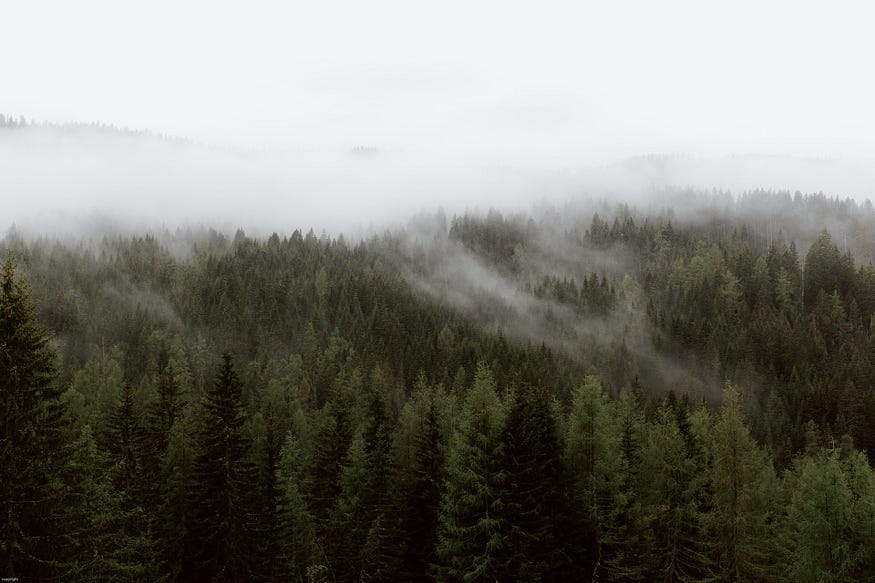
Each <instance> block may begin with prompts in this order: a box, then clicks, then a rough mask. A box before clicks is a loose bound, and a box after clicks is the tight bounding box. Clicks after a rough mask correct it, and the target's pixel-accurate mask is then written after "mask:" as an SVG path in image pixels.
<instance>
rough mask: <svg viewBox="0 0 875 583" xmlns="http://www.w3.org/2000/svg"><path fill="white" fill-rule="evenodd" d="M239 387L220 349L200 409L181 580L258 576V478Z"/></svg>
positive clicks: (243, 578)
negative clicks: (187, 564)
mask: <svg viewBox="0 0 875 583" xmlns="http://www.w3.org/2000/svg"><path fill="white" fill-rule="evenodd" d="M242 392H243V385H242V384H241V382H240V379H239V378H238V376H237V372H236V371H235V369H234V365H233V363H232V361H231V356H230V354H228V353H227V352H226V353H225V354H223V356H222V365H221V366H220V368H219V371H218V373H217V374H216V380H215V383H214V384H213V387H212V389H211V390H210V392H209V393H207V396H206V400H205V401H204V404H203V411H202V414H201V426H200V428H199V432H198V435H199V453H198V455H197V458H196V461H195V468H194V474H193V476H192V479H193V485H192V496H193V500H194V515H193V517H192V521H191V523H190V531H189V534H188V536H189V537H190V539H189V540H190V545H191V548H193V549H194V556H193V557H191V571H189V572H186V571H183V574H182V578H184V579H186V578H190V579H193V580H202V581H210V580H222V581H241V580H246V579H251V578H253V577H254V576H258V575H260V573H258V571H257V569H258V567H259V566H260V565H259V561H258V559H259V558H260V557H259V556H258V553H257V546H256V540H255V539H254V535H255V534H256V524H257V518H258V506H257V497H256V496H257V484H258V481H257V475H256V467H255V465H254V463H253V462H252V460H251V459H250V458H249V456H250V450H251V442H250V439H249V438H248V436H247V435H246V434H245V433H244V430H243V424H244V422H245V411H244V409H243V403H242V401H241V398H242Z"/></svg>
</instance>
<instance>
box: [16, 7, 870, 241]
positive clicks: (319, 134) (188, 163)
mask: <svg viewBox="0 0 875 583" xmlns="http://www.w3.org/2000/svg"><path fill="white" fill-rule="evenodd" d="M869 4H871V3H864V2H860V3H856V4H850V3H842V2H835V1H831V2H818V3H806V2H802V1H800V0H795V1H786V2H785V1H781V2H768V1H765V0H759V1H754V2H746V1H733V2H719V3H717V2H706V1H695V2H693V1H690V2H681V1H672V0H669V1H658V2H654V1H647V2H644V1H642V2H624V1H613V0H611V1H609V0H604V1H599V2H568V3H554V2H546V1H541V2H527V3H513V2H508V1H501V2H474V1H472V0H468V1H464V2H462V1H455V0H441V1H435V2H428V3H426V2H413V1H409V0H408V1H399V2H388V1H384V0H369V1H361V2H332V1H322V0H320V1H316V0H308V1H302V2H266V1H260V0H247V1H246V2H242V1H237V2H222V1H218V0H210V1H203V2H201V1H191V0H150V1H149V2H125V1H119V0H77V1H76V2H70V1H68V0H11V2H3V3H2V5H0V16H2V21H3V24H2V25H0V28H2V33H0V113H6V114H12V115H15V116H18V115H23V116H25V117H26V118H28V119H35V120H37V121H42V120H45V121H49V122H54V123H61V122H65V121H73V122H86V123H88V122H92V121H100V122H103V123H109V124H115V125H117V126H120V127H128V128H131V129H148V130H152V131H154V132H158V133H166V134H171V135H177V136H183V137H188V138H193V139H194V140H196V141H198V142H202V143H206V144H212V145H218V146H241V147H244V148H258V149H266V150H268V151H269V154H264V156H266V157H264V158H263V159H258V160H254V159H253V158H252V157H251V156H248V155H247V156H243V157H240V156H239V155H234V154H232V153H229V152H227V151H225V150H223V149H219V150H216V151H212V150H205V149H199V150H197V149H196V150H184V151H181V150H176V149H173V148H172V147H171V148H164V149H162V148H159V147H154V144H153V145H152V146H146V147H138V146H136V145H126V146H123V147H122V148H121V151H119V150H120V148H119V147H118V145H117V144H113V143H111V142H105V141H100V140H98V141H97V142H96V143H92V142H90V141H89V140H88V139H83V140H81V143H79V142H77V143H73V142H70V141H63V140H62V141H61V143H58V144H54V143H51V138H50V137H49V138H48V139H49V141H50V143H46V137H45V136H43V138H42V139H43V141H42V142H40V143H36V144H34V143H30V142H28V143H26V144H25V143H23V142H22V141H21V140H16V139H12V138H9V139H7V140H6V141H5V142H3V140H0V202H6V201H7V200H11V201H14V203H15V204H12V205H9V204H5V205H0V228H4V227H5V225H9V224H11V223H13V222H17V223H18V224H21V223H22V222H25V219H27V220H31V222H32V223H34V224H39V225H43V228H44V229H50V227H47V226H45V225H49V224H52V223H50V222H49V221H47V220H45V217H46V216H47V214H50V213H55V214H63V215H64V216H65V217H66V216H69V213H80V214H81V213H83V212H84V213H89V212H97V213H103V212H107V213H108V214H115V215H119V214H124V213H122V211H124V212H126V213H128V214H129V215H133V216H136V217H138V218H141V219H142V218H146V219H148V220H152V221H153V222H159V223H171V224H172V223H173V222H178V221H179V220H180V219H181V220H184V221H189V222H198V221H221V220H224V221H226V222H227V223H228V224H231V223H233V224H235V225H236V224H240V223H244V222H245V224H246V225H249V226H251V225H257V226H259V227H261V228H284V227H285V226H287V225H289V224H290V219H289V217H290V216H295V217H296V221H297V222H294V221H292V223H294V226H295V227H302V228H309V227H310V226H312V227H314V228H316V229H317V230H319V228H320V227H324V226H328V227H329V228H333V229H334V230H335V231H336V230H339V229H347V230H348V229H349V225H352V224H362V223H364V224H367V223H378V222H380V221H381V220H382V219H385V218H386V217H387V216H389V215H390V214H391V215H392V217H393V218H397V217H398V216H399V215H403V214H409V213H410V212H415V211H416V210H417V209H421V208H424V209H426V210H433V209H434V208H435V207H437V206H439V205H445V206H447V207H448V210H457V209H459V208H460V207H464V206H480V207H481V208H483V207H485V206H489V205H493V204H496V205H498V204H502V203H504V204H505V206H506V203H508V201H511V202H514V203H519V202H521V201H530V200H537V199H538V198H539V197H541V196H543V195H546V194H550V193H551V192H553V193H555V192H560V193H563V194H567V193H569V192H577V191H579V190H580V189H581V188H582V183H580V182H577V183H576V182H574V181H573V180H566V179H565V178H562V179H560V180H559V181H558V182H557V181H556V177H555V176H553V177H550V176H549V175H545V174H538V172H541V173H543V172H545V171H546V172H548V173H549V172H550V171H555V170H557V169H566V168H572V169H578V168H587V167H592V166H595V167H598V166H599V165H603V164H608V163H611V162H613V161H615V160H618V159H623V158H627V157H630V156H641V155H653V154H655V155H666V154H682V155H686V156H691V157H692V158H694V159H697V160H702V159H710V160H720V159H723V158H722V157H725V156H739V155H746V154H757V155H767V156H794V157H805V158H807V157H811V158H817V159H820V160H821V161H822V160H824V159H826V160H828V161H831V162H830V164H826V165H823V164H820V163H818V164H814V166H815V168H814V170H812V169H811V168H812V164H811V162H810V161H809V160H805V159H802V160H797V161H795V162H793V161H791V163H789V164H788V163H787V162H786V160H785V161H783V162H781V163H780V164H774V166H775V168H772V166H773V165H772V164H771V163H769V162H768V159H767V158H766V159H757V160H754V162H753V163H752V165H751V164H748V163H747V162H744V163H739V162H738V161H737V160H735V161H732V162H731V163H729V164H728V165H726V164H722V163H721V164H722V165H721V164H718V165H717V166H715V165H713V164H711V163H710V162H708V163H705V164H704V165H702V164H698V163H697V164H698V165H692V166H691V165H689V164H686V163H678V164H672V165H670V166H659V167H658V168H657V170H658V172H657V174H656V176H657V177H656V178H654V174H653V172H652V170H653V169H652V168H646V169H645V170H646V172H645V173H644V174H643V175H642V176H638V177H636V178H635V180H633V181H631V182H630V181H629V180H628V176H627V175H626V174H625V170H624V171H622V172H620V173H619V174H617V173H611V172H609V173H608V174H600V175H599V177H600V178H599V179H600V180H602V182H601V183H602V184H607V183H606V182H605V180H603V179H605V176H607V177H608V178H609V180H608V183H609V184H608V186H610V187H612V188H615V189H616V188H619V189H621V190H622V189H623V188H624V187H625V186H628V185H630V184H643V183H644V182H647V181H651V182H655V183H660V182H663V183H672V184H679V185H687V184H691V185H695V186H699V187H702V188H711V187H717V188H726V189H732V190H733V191H734V192H738V191H739V190H740V189H748V188H756V187H760V186H761V187H767V188H787V189H790V190H791V191H792V190H795V189H800V190H803V191H818V190H823V191H825V192H827V193H828V194H834V195H839V196H846V195H850V196H855V197H857V198H865V197H871V196H872V195H873V194H875V164H873V163H871V161H872V160H875V75H873V73H872V70H873V60H875V59H873V57H875V34H873V29H872V26H873V22H875V8H869V7H868V5H869ZM22 139H24V138H22ZM355 146H366V147H373V148H378V149H379V151H380V152H381V154H380V155H379V160H378V161H371V162H368V161H364V160H360V161H354V160H353V159H352V158H350V156H348V155H343V154H342V153H344V152H347V151H348V150H349V149H350V148H352V147H355ZM210 152H211V153H210ZM338 156H339V157H338ZM836 159H841V164H838V165H836V164H832V161H835V160H836ZM763 160H766V162H763ZM518 168H522V169H527V171H533V172H535V173H534V174H533V173H531V172H530V173H529V174H524V175H523V174H519V173H515V172H516V170H515V169H518ZM496 169H499V170H500V171H498V170H496ZM612 172H613V171H612ZM544 176H547V178H546V179H543V178H544ZM563 176H564V175H563ZM636 180H637V182H636ZM575 189H576V190H575ZM626 190H628V188H627V189H626ZM64 213H66V214H64ZM34 217H36V218H34ZM62 220H65V221H66V220H67V219H66V218H65V219H62ZM277 225H278V226H277Z"/></svg>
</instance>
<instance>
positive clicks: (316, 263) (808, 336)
mask: <svg viewBox="0 0 875 583" xmlns="http://www.w3.org/2000/svg"><path fill="white" fill-rule="evenodd" d="M659 200H660V201H661V202H660V204H659V206H654V205H651V206H649V207H648V206H644V205H638V206H636V205H633V204H630V205H626V204H617V203H616V202H612V203H587V204H583V203H581V204H576V203H575V204H571V203H570V204H569V205H567V206H566V207H559V208H554V207H549V206H547V205H546V204H545V205H543V206H541V207H538V208H535V209H533V210H532V212H530V213H526V214H510V215H503V214H501V213H499V212H498V211H494V210H493V211H489V212H488V213H477V212H469V213H465V214H462V215H457V216H452V217H447V216H446V215H445V214H444V213H442V212H436V213H434V214H427V215H420V216H418V217H415V218H414V219H412V220H411V221H410V222H409V223H408V224H406V225H404V226H398V227H396V228H392V229H389V230H387V231H385V232H384V233H382V234H378V235H372V236H370V237H364V238H361V239H357V240H351V239H349V240H347V239H344V237H342V236H337V237H329V236H327V235H321V236H319V235H316V234H315V233H314V232H313V231H309V232H307V233H303V232H301V231H298V230H295V231H291V232H289V233H279V234H273V235H271V236H269V237H249V236H247V235H246V234H245V233H244V232H243V231H237V232H236V233H222V232H218V231H213V230H209V229H208V228H204V229H188V230H183V229H180V230H177V231H175V232H169V231H155V232H149V233H134V234H131V233H128V234H118V232H116V233H114V234H113V233H107V234H105V235H104V234H96V235H94V236H91V237H87V238H83V239H81V240H70V239H64V240H56V239H52V238H48V237H32V236H26V235H23V234H21V233H19V232H17V231H16V230H14V229H13V230H11V231H10V232H9V233H8V234H7V235H6V237H5V239H4V240H3V242H2V252H3V257H4V265H3V269H2V274H0V395H2V407H0V416H2V417H0V434H2V435H0V455H2V461H0V505H2V507H0V576H2V577H4V578H7V577H17V578H19V579H20V580H21V581H40V580H62V579H63V580H72V581H308V582H323V581H428V580H435V581H460V582H461V581H466V582H473V581H484V582H485V581H545V582H546V581H800V582H806V581H811V582H815V581H872V580H875V472H873V467H872V464H871V462H870V461H869V460H870V459H871V457H872V455H873V453H875V267H873V265H872V259H873V257H875V210H873V208H872V206H871V204H869V203H865V204H858V203H856V202H853V201H851V200H839V199H835V198H830V197H827V196H824V195H822V194H814V195H802V194H799V193H797V194H795V195H792V194H789V193H783V192H777V193H776V192H751V193H746V194H743V195H740V196H733V195H729V194H726V193H719V192H692V191H672V192H664V193H661V195H660V198H659Z"/></svg>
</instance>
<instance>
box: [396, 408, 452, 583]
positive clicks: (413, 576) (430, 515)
mask: <svg viewBox="0 0 875 583" xmlns="http://www.w3.org/2000/svg"><path fill="white" fill-rule="evenodd" d="M438 406H439V403H438V402H437V401H436V399H435V397H434V396H433V395H432V396H431V397H430V398H429V399H428V400H427V402H426V404H425V411H424V413H423V414H422V415H421V417H420V419H419V422H420V423H419V427H418V430H417V431H416V433H415V434H414V435H415V437H414V440H413V452H414V453H413V465H412V468H411V470H412V476H409V477H408V480H407V482H406V483H402V485H401V486H402V491H401V500H400V504H399V507H400V509H401V511H402V514H401V527H400V529H399V536H400V544H401V547H402V549H403V552H402V555H403V556H402V561H403V563H402V566H403V567H402V568H403V571H402V574H403V578H404V580H406V581H423V580H425V579H426V578H427V577H428V575H429V567H430V565H431V564H433V563H436V562H437V555H436V554H435V544H436V542H437V528H438V512H439V510H440V500H441V492H442V489H443V477H444V436H443V431H442V428H441V425H440V420H439V417H438V416H439V413H438Z"/></svg>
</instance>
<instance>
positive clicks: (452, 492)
mask: <svg viewBox="0 0 875 583" xmlns="http://www.w3.org/2000/svg"><path fill="white" fill-rule="evenodd" d="M503 423H504V407H503V405H502V404H501V402H500V401H499V399H498V395H496V392H495V383H494V381H493V379H492V373H491V372H490V370H489V369H488V368H487V367H486V365H485V364H480V365H479V366H478V369H477V374H476V376H475V379H474V386H473V387H472V388H471V390H470V393H469V394H468V397H467V399H466V400H465V406H464V409H463V411H462V415H461V419H460V421H459V428H458V429H457V430H456V432H455V434H454V435H453V439H452V443H451V446H450V451H449V454H448V457H447V478H446V484H445V489H444V495H443V497H442V499H441V510H440V514H439V527H438V543H437V555H438V562H437V565H436V572H435V574H436V577H437V579H439V580H441V581H493V580H496V578H497V577H499V576H500V574H501V573H502V565H501V564H500V563H499V561H498V560H497V557H498V556H499V552H500V551H501V548H502V545H503V540H502V531H503V525H502V522H501V512H502V509H503V505H504V503H505V474H504V471H503V470H502V468H501V462H502V458H501V429H502V425H503Z"/></svg>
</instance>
